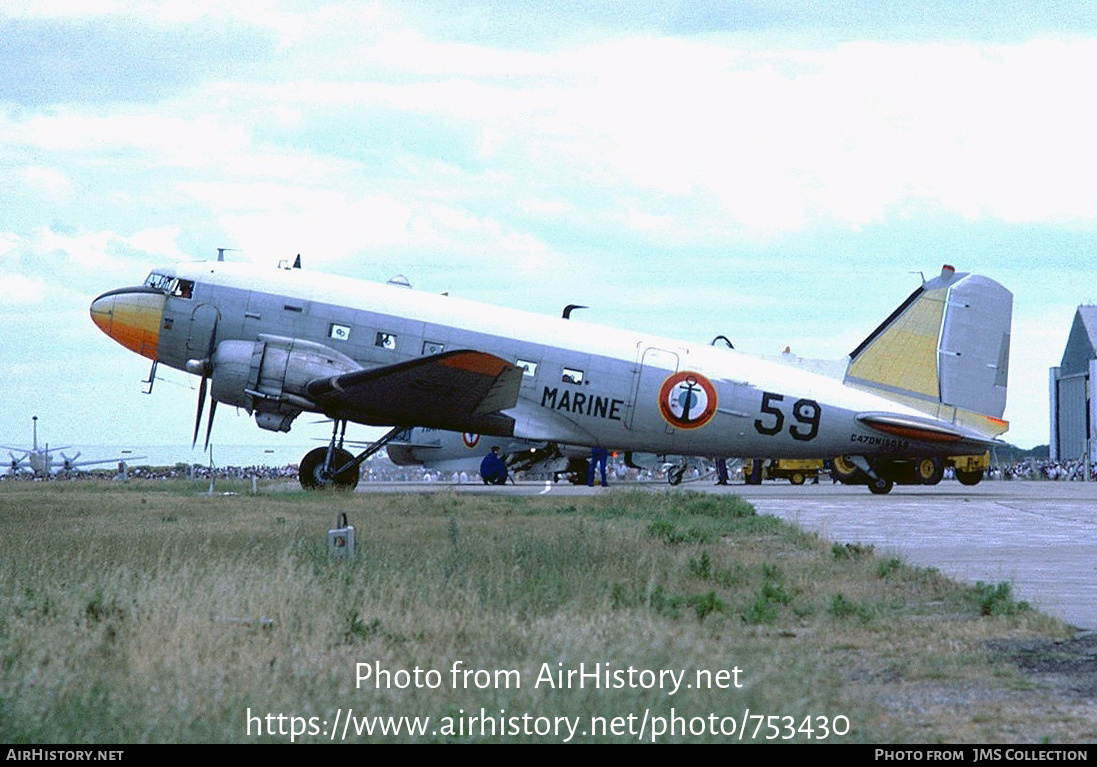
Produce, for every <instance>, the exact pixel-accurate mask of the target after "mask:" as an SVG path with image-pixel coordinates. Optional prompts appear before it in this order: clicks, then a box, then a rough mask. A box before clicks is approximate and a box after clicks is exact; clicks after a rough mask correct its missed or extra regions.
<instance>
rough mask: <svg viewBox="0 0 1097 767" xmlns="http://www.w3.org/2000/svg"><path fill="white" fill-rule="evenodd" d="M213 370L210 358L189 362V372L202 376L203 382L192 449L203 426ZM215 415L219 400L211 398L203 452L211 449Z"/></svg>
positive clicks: (200, 383)
mask: <svg viewBox="0 0 1097 767" xmlns="http://www.w3.org/2000/svg"><path fill="white" fill-rule="evenodd" d="M212 368H213V366H212V364H211V363H210V360H209V358H207V359H204V360H187V372H190V373H194V374H195V375H199V376H202V380H201V381H200V382H199V384H198V412H197V413H196V414H195V416H194V439H192V440H191V443H190V446H191V447H192V448H193V447H194V446H195V445H197V444H198V430H199V429H200V428H201V426H202V412H203V411H204V410H205V406H206V389H207V387H208V386H209V379H210V375H212V373H213V369H212ZM215 413H217V400H215V399H213V397H210V406H209V420H208V421H206V443H205V445H204V446H203V448H202V450H203V451H205V450H207V449H208V448H209V437H210V432H211V431H212V430H213V417H214V414H215Z"/></svg>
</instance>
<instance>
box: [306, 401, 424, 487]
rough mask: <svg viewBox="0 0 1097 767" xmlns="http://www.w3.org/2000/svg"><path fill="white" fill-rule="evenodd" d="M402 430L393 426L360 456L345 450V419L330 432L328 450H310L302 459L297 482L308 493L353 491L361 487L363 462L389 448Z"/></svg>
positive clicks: (321, 448) (335, 424)
mask: <svg viewBox="0 0 1097 767" xmlns="http://www.w3.org/2000/svg"><path fill="white" fill-rule="evenodd" d="M404 429H405V427H403V426H394V427H393V428H392V429H391V430H390V431H389V432H388V433H387V434H385V436H383V437H381V439H379V440H377V441H376V442H374V443H373V444H372V445H370V446H369V447H367V448H366V449H365V450H363V451H362V452H361V453H359V454H358V455H357V456H355V455H352V454H351V453H350V451H348V450H345V449H344V448H343V438H344V437H345V436H346V433H347V421H346V419H338V418H337V419H336V420H335V422H334V426H333V427H332V430H331V441H330V442H329V443H328V446H327V447H318V448H316V449H315V450H310V451H309V452H308V453H306V454H305V457H304V458H302V459H301V467H300V469H299V470H298V472H297V478H298V480H300V482H301V487H303V488H304V489H305V490H323V489H324V488H328V487H330V488H334V489H336V490H353V489H354V488H356V487H358V469H359V467H360V466H361V465H362V462H363V461H365V460H366V459H367V458H369V457H370V456H371V455H373V454H374V453H376V452H377V451H378V450H380V449H381V448H383V447H384V446H385V445H387V444H388V443H389V442H390V441H391V440H392V439H393V438H394V437H396V435H398V434H400V433H401V432H402V431H404Z"/></svg>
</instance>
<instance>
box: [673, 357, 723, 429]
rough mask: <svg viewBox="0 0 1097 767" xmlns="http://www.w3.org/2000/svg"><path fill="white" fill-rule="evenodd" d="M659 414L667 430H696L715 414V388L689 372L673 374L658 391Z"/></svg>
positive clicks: (702, 378)
mask: <svg viewBox="0 0 1097 767" xmlns="http://www.w3.org/2000/svg"><path fill="white" fill-rule="evenodd" d="M659 412H660V413H662V414H663V418H665V419H666V421H667V423H669V424H670V425H671V426H676V427H678V428H679V429H697V428H700V427H702V426H704V425H705V424H706V423H708V422H709V420H710V419H711V418H712V416H714V415H715V414H716V387H715V386H713V385H712V382H711V381H709V380H708V379H707V378H705V377H704V376H703V375H701V374H700V373H695V372H693V371H692V370H683V371H680V372H678V373H675V374H674V375H672V376H670V377H669V378H667V380H665V381H663V385H662V386H661V387H660V388H659Z"/></svg>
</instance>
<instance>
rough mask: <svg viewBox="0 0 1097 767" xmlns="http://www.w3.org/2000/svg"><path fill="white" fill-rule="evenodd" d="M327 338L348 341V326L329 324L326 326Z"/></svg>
mask: <svg viewBox="0 0 1097 767" xmlns="http://www.w3.org/2000/svg"><path fill="white" fill-rule="evenodd" d="M328 338H334V339H335V340H336V341H349V340H350V326H349V325H339V324H336V323H334V322H333V323H331V324H330V325H329V326H328Z"/></svg>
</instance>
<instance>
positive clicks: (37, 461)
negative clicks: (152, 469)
mask: <svg viewBox="0 0 1097 767" xmlns="http://www.w3.org/2000/svg"><path fill="white" fill-rule="evenodd" d="M31 421H32V422H33V424H34V426H33V437H32V441H31V447H30V449H29V450H28V449H26V448H22V447H8V446H7V445H0V449H2V450H7V451H8V456H9V457H10V458H11V463H10V464H8V473H9V474H16V473H18V472H20V471H23V470H24V469H27V470H29V471H30V472H31V473H33V474H34V475H35V476H36V477H43V478H46V479H48V478H49V477H50V475H51V474H53V473H54V472H57V471H72V470H73V469H77V468H80V467H81V466H96V465H102V464H106V463H118V462H120V461H131V460H134V459H135V458H143V457H144V456H139V455H138V456H120V457H118V458H100V459H97V460H94V461H77V460H76V459H77V458H79V457H80V453H79V451H78V452H77V453H76V455H74V456H72V457H71V458H70V457H69V456H67V455H65V454H64V453H63V452H62V451H64V450H68V449H69V448H68V447H55V448H51V447H50V446H49V445H48V444H47V445H46V446H45V447H43V448H40V447H38V416H32V417H31ZM15 453H22V455H20V456H18V457H17V456H16V455H15ZM55 454H60V456H61V460H60V461H58V460H57V459H56V458H55V457H54V455H55Z"/></svg>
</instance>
